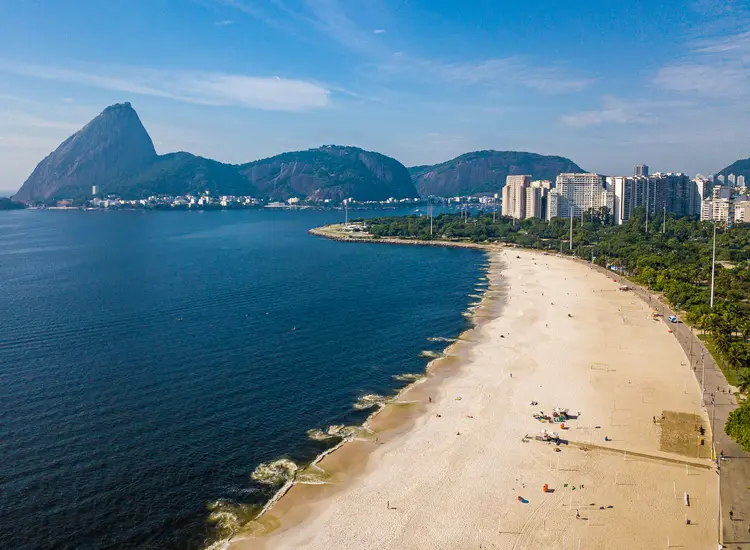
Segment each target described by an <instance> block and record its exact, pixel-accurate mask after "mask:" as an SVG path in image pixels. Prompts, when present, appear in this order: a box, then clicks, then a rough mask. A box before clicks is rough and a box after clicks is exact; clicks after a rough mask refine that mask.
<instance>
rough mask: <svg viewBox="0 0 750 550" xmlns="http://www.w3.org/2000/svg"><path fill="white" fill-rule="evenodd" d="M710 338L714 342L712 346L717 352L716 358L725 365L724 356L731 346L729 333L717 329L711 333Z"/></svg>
mask: <svg viewBox="0 0 750 550" xmlns="http://www.w3.org/2000/svg"><path fill="white" fill-rule="evenodd" d="M712 336H713V337H712V340H713V343H714V348H715V349H716V351H717V352H718V354H719V357H718V359H719V360H720V361H721V363H722V365H724V366H726V363H725V361H724V360H725V358H726V357H727V355H728V354H729V350H730V349H731V347H732V340H731V338H730V336H729V333H728V332H726V331H725V330H718V331H716V333H715V334H713V335H712Z"/></svg>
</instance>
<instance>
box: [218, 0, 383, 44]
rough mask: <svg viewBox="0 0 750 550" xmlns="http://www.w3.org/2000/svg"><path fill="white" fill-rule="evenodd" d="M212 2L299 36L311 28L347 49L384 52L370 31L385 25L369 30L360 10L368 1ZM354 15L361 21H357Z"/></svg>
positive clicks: (365, 8)
mask: <svg viewBox="0 0 750 550" xmlns="http://www.w3.org/2000/svg"><path fill="white" fill-rule="evenodd" d="M213 2H214V3H215V4H218V5H220V6H223V7H228V8H234V9H236V10H238V11H239V12H241V13H244V14H246V15H250V16H251V17H253V18H255V19H257V20H258V21H261V22H263V23H265V24H266V25H269V26H270V27H273V28H276V29H280V30H284V31H286V32H288V33H289V34H291V35H294V36H296V37H298V38H302V39H305V38H306V37H307V36H308V35H309V33H310V30H313V31H316V32H318V33H320V34H322V35H324V36H325V37H326V38H328V39H330V40H333V41H334V42H337V43H338V44H340V45H342V46H344V47H346V48H347V49H350V50H354V51H357V52H359V53H363V54H367V55H371V56H372V55H380V54H384V53H386V52H384V51H383V50H382V46H381V45H380V43H379V41H377V40H375V39H374V37H373V34H376V35H377V34H383V33H385V32H386V31H385V29H384V28H376V29H375V30H372V25H373V23H375V24H377V23H381V24H382V21H368V24H367V25H364V21H365V20H366V19H367V17H365V16H364V15H363V14H364V13H366V12H368V9H367V8H368V7H370V6H368V3H367V2H357V1H354V0H352V1H349V2H342V1H340V0H303V1H302V2H301V3H300V5H298V6H297V5H295V7H291V6H290V4H289V3H288V2H287V1H285V0H269V1H267V2H264V3H263V4H262V7H261V5H260V4H259V3H257V2H254V1H251V0H213ZM357 19H359V20H360V21H362V22H363V24H360V23H359V22H358V21H357Z"/></svg>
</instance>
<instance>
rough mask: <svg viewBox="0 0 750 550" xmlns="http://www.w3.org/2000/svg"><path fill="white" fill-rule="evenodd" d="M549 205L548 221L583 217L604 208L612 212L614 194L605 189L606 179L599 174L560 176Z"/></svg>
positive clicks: (550, 195)
mask: <svg viewBox="0 0 750 550" xmlns="http://www.w3.org/2000/svg"><path fill="white" fill-rule="evenodd" d="M553 196H554V199H553ZM547 205H548V207H547V219H552V218H556V217H570V216H575V217H582V216H583V213H584V212H586V211H588V210H591V209H599V208H602V207H607V208H608V209H609V210H610V212H611V211H612V210H613V207H614V193H613V192H612V191H610V190H607V189H606V188H605V186H604V177H603V176H601V175H599V174H593V173H585V174H560V175H558V176H557V182H556V186H555V188H554V189H553V190H552V191H550V193H549V199H548V201H547Z"/></svg>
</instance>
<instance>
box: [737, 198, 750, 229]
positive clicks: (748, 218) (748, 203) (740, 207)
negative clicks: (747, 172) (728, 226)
mask: <svg viewBox="0 0 750 550" xmlns="http://www.w3.org/2000/svg"><path fill="white" fill-rule="evenodd" d="M734 223H750V197H748V196H747V195H744V196H742V197H737V198H736V200H735V202H734Z"/></svg>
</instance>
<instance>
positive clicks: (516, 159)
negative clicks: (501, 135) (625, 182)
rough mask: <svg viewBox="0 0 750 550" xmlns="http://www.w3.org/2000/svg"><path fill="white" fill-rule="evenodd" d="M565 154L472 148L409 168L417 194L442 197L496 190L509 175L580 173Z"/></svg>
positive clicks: (542, 176)
mask: <svg viewBox="0 0 750 550" xmlns="http://www.w3.org/2000/svg"><path fill="white" fill-rule="evenodd" d="M583 171H584V170H583V169H582V168H581V167H580V166H578V165H577V164H576V163H575V162H573V161H572V160H570V159H568V158H565V157H558V156H550V155H539V154H537V153H525V152H521V151H475V152H473V153H466V154H463V155H461V156H459V157H456V158H454V159H452V160H449V161H447V162H442V163H440V164H434V165H429V166H413V167H412V168H409V173H410V174H411V177H412V180H413V181H414V186H415V187H416V188H417V191H419V194H420V195H423V196H424V195H436V196H441V197H450V196H465V195H473V194H479V193H491V194H494V193H499V192H500V190H501V189H502V187H503V185H505V178H506V177H507V176H509V175H518V174H530V175H531V176H532V178H533V179H540V180H552V181H554V180H555V178H556V177H557V175H558V174H561V173H563V172H583Z"/></svg>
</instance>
